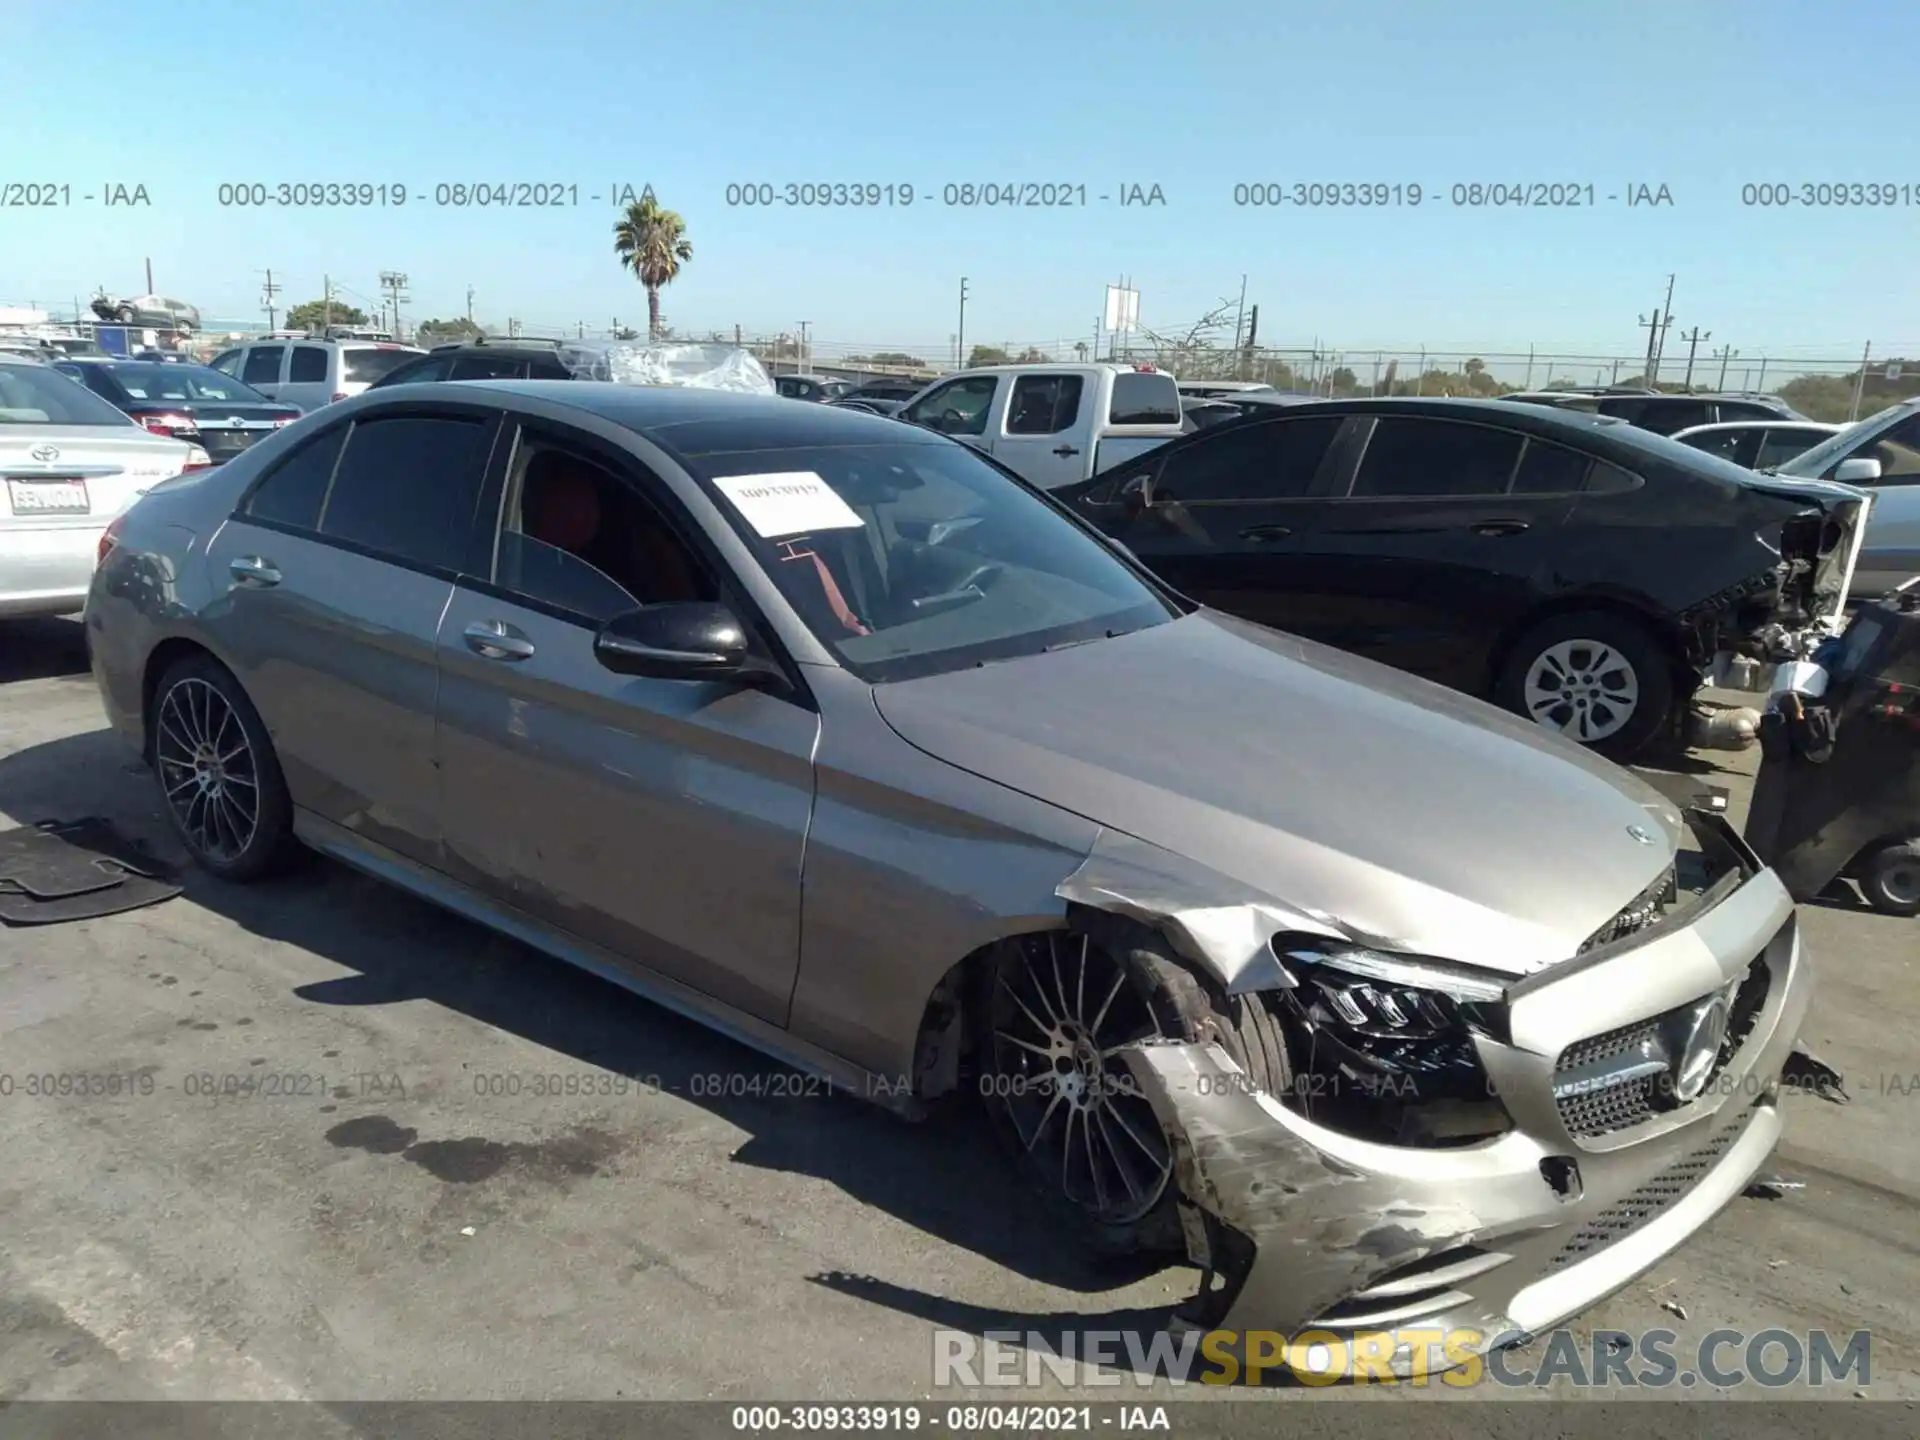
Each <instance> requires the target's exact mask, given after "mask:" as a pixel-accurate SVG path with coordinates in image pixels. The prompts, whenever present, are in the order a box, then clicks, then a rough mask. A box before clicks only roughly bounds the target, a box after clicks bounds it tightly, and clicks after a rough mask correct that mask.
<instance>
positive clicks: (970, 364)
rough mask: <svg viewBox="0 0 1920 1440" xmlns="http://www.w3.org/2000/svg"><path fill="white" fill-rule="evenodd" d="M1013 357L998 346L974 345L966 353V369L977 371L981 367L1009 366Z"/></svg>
mask: <svg viewBox="0 0 1920 1440" xmlns="http://www.w3.org/2000/svg"><path fill="white" fill-rule="evenodd" d="M1012 363H1013V357H1012V356H1011V355H1009V354H1007V352H1006V350H1005V349H1003V348H1002V347H1001V346H998V345H976V346H974V347H973V349H972V350H970V351H968V352H967V368H968V369H969V370H974V369H978V368H979V367H980V366H982V365H1011V364H1012Z"/></svg>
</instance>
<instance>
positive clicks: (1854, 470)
mask: <svg viewBox="0 0 1920 1440" xmlns="http://www.w3.org/2000/svg"><path fill="white" fill-rule="evenodd" d="M1833 478H1834V479H1835V480H1836V481H1837V482H1838V483H1840V484H1842V485H1871V484H1873V483H1874V482H1875V481H1877V480H1878V479H1879V478H1880V462H1879V461H1878V460H1865V459H1856V460H1842V461H1841V462H1840V464H1839V465H1838V466H1837V467H1835V469H1834V472H1833Z"/></svg>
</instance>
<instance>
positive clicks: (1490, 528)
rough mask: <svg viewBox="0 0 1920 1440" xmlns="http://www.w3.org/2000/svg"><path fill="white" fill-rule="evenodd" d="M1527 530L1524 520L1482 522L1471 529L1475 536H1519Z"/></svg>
mask: <svg viewBox="0 0 1920 1440" xmlns="http://www.w3.org/2000/svg"><path fill="white" fill-rule="evenodd" d="M1526 529H1527V522H1526V521H1524V520H1483V521H1481V522H1480V523H1479V524H1478V525H1475V526H1474V527H1473V533H1474V534H1476V535H1520V534H1524V533H1525V531H1526Z"/></svg>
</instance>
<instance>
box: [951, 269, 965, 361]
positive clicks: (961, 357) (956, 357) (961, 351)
mask: <svg viewBox="0 0 1920 1440" xmlns="http://www.w3.org/2000/svg"><path fill="white" fill-rule="evenodd" d="M953 363H954V367H955V368H956V369H958V368H959V367H961V366H963V365H965V364H966V363H967V277H966V276H964V275H962V276H961V277H960V328H959V329H958V330H957V331H955V332H954V340H953Z"/></svg>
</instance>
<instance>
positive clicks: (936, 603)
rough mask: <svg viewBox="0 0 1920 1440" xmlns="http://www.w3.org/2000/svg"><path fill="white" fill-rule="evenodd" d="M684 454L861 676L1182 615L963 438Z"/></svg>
mask: <svg viewBox="0 0 1920 1440" xmlns="http://www.w3.org/2000/svg"><path fill="white" fill-rule="evenodd" d="M692 468H693V470H694V472H695V474H696V475H697V476H698V477H699V478H700V479H701V480H703V481H705V482H706V483H708V484H709V485H710V486H711V487H712V488H713V489H714V490H715V491H716V492H718V498H719V503H720V506H721V508H722V509H723V510H724V511H726V512H727V513H728V515H729V517H730V518H731V519H732V520H733V522H734V525H735V528H736V529H737V530H738V531H739V532H740V535H741V537H742V538H743V539H744V540H745V541H746V542H747V544H748V545H749V546H750V547H751V548H752V550H753V552H754V556H755V558H756V559H758V560H759V562H760V564H761V565H762V566H763V567H764V568H765V570H766V572H767V573H768V575H770V576H771V577H772V578H773V581H774V583H775V584H776V585H778V586H779V588H780V591H781V593H782V594H783V595H784V596H785V597H786V599H787V601H788V603H789V604H791V605H792V606H793V607H794V609H795V610H796V611H798V612H799V614H800V615H801V617H802V618H803V619H804V620H805V621H806V622H807V624H808V626H809V627H810V628H811V629H812V630H813V632H814V634H816V635H817V636H818V637H819V638H820V640H821V642H822V643H823V644H825V645H826V646H827V648H828V649H830V650H832V651H833V652H834V653H835V654H836V655H837V656H838V657H839V658H840V660H841V661H842V663H844V664H845V665H846V667H847V668H848V669H849V670H852V671H853V672H854V673H855V674H856V675H859V676H860V677H861V678H862V679H864V680H868V681H871V682H880V681H885V680H904V679H909V678H912V677H914V676H920V675H930V674H936V673H939V672H941V671H946V670H958V669H962V668H964V667H966V666H970V665H983V664H986V663H988V662H989V661H993V660H1005V659H1011V658H1013V657H1015V656H1018V655H1031V654H1035V653H1037V652H1039V651H1041V650H1045V649H1048V648H1050V647H1053V646H1057V645H1064V644H1075V643H1078V642H1080V641H1085V640H1098V639H1103V638H1108V637H1111V636H1115V635H1121V634H1125V633H1127V632H1128V631H1132V630H1140V629H1144V628H1146V627H1147V626H1149V625H1157V624H1160V623H1161V622H1162V621H1164V620H1168V619H1171V618H1173V617H1174V616H1175V615H1176V614H1178V613H1179V612H1178V611H1177V610H1176V609H1175V608H1174V607H1173V606H1172V605H1171V604H1170V603H1169V602H1168V601H1166V600H1164V599H1162V598H1161V596H1160V595H1159V593H1158V592H1156V591H1155V590H1154V589H1153V588H1152V586H1150V585H1149V584H1148V583H1147V582H1146V581H1145V580H1143V579H1141V578H1140V577H1139V576H1138V575H1136V574H1135V573H1134V571H1133V570H1131V569H1130V568H1129V567H1128V566H1127V565H1126V564H1125V563H1123V562H1122V561H1121V560H1120V559H1119V558H1118V557H1117V556H1116V555H1115V554H1114V553H1113V552H1112V550H1110V549H1109V548H1108V546H1107V545H1106V543H1105V542H1104V541H1102V540H1100V539H1098V538H1096V537H1095V536H1094V535H1093V534H1092V533H1091V532H1089V531H1088V530H1086V529H1083V528H1082V527H1081V526H1080V525H1079V524H1078V523H1077V522H1076V521H1074V520H1071V519H1069V518H1067V517H1066V516H1065V515H1063V514H1062V513H1061V512H1060V511H1058V510H1056V509H1055V508H1054V507H1053V506H1052V505H1051V504H1049V503H1048V502H1047V501H1045V500H1042V499H1040V498H1039V497H1038V496H1037V495H1035V494H1034V493H1033V492H1031V491H1029V490H1028V489H1026V488H1025V487H1024V486H1022V485H1020V484H1019V483H1018V482H1016V481H1014V480H1011V479H1009V478H1008V477H1007V476H1006V475H1005V474H1003V473H1002V472H1000V471H999V470H996V469H995V468H994V467H993V466H991V465H989V464H988V463H987V462H986V461H985V460H983V459H981V458H980V457H979V456H978V455H976V454H975V453H974V452H973V451H971V450H969V449H967V447H966V446H964V445H957V444H952V443H949V442H946V441H942V440H917V439H911V440H906V441H888V442H886V443H882V444H872V445H857V446H855V445H846V446H834V447H829V448H821V449H794V450H777V451H775V450H759V451H752V452H735V453H731V454H716V455H705V456H701V457H699V458H698V459H696V460H695V461H693V462H692Z"/></svg>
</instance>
